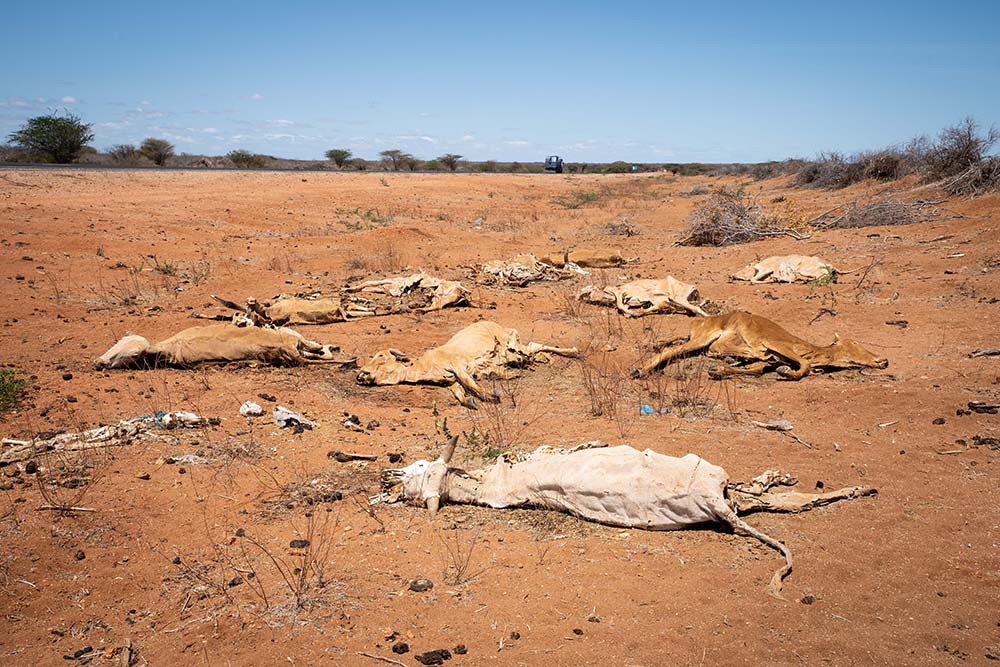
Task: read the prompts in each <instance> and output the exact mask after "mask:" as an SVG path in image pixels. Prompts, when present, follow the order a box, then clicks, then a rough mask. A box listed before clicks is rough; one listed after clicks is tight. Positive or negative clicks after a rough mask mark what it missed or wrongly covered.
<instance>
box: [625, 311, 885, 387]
mask: <svg viewBox="0 0 1000 667" xmlns="http://www.w3.org/2000/svg"><path fill="white" fill-rule="evenodd" d="M695 354H707V355H708V356H710V357H714V358H718V359H735V360H736V365H723V366H721V367H718V368H714V369H712V370H711V371H710V372H709V374H710V375H711V376H712V377H714V378H716V379H718V378H722V377H725V376H727V375H737V374H739V375H761V374H763V373H765V372H768V371H775V372H777V373H778V374H779V375H781V376H783V377H785V378H787V379H789V380H801V379H802V378H804V377H805V376H806V375H808V374H809V373H810V372H816V371H820V370H843V369H849V368H886V367H888V365H889V361H888V360H887V359H885V358H883V357H879V356H876V355H875V354H872V353H871V352H869V351H868V350H866V349H865V348H864V347H862V346H861V344H860V343H858V342H857V341H854V340H850V339H846V338H845V339H841V338H840V337H839V336H834V340H833V342H832V343H831V344H830V345H826V346H821V345H813V344H812V343H809V342H807V341H805V340H802V339H801V338H799V337H797V336H794V335H792V334H791V333H789V332H788V331H786V330H785V329H783V328H782V327H780V326H778V325H777V324H776V323H774V322H772V321H771V320H769V319H767V318H766V317H760V316H759V315H753V314H751V313H745V312H735V313H728V314H726V315H716V316H713V317H703V318H699V319H696V320H692V321H691V328H690V331H689V333H688V335H687V336H686V337H681V338H677V339H674V340H672V341H668V342H666V343H664V344H663V349H661V350H660V351H659V352H657V353H656V354H654V355H652V356H651V357H650V358H649V359H647V360H646V361H644V362H643V363H642V364H641V365H640V366H639V368H637V369H633V371H632V374H633V376H635V377H644V376H646V375H648V374H649V373H651V372H653V371H654V370H656V369H658V368H660V367H662V366H664V365H666V364H669V363H670V362H672V361H674V360H675V359H681V358H684V357H688V356H691V355H695Z"/></svg>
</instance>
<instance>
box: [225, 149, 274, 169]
mask: <svg viewBox="0 0 1000 667" xmlns="http://www.w3.org/2000/svg"><path fill="white" fill-rule="evenodd" d="M226 157H227V158H229V159H230V160H231V161H232V163H233V164H234V165H236V166H237V167H239V168H240V169H263V168H264V167H266V166H267V160H266V159H265V158H264V156H263V155H257V154H256V153H251V152H250V151H245V150H242V149H237V150H235V151H229V152H228V153H226Z"/></svg>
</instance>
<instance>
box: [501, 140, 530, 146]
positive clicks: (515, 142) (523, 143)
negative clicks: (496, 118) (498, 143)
mask: <svg viewBox="0 0 1000 667" xmlns="http://www.w3.org/2000/svg"><path fill="white" fill-rule="evenodd" d="M504 143H505V144H507V145H508V146H530V145H531V142H530V141H524V140H523V139H514V140H512V141H505V142H504Z"/></svg>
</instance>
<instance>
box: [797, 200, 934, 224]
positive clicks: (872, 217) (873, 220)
mask: <svg viewBox="0 0 1000 667" xmlns="http://www.w3.org/2000/svg"><path fill="white" fill-rule="evenodd" d="M937 217H938V210H937V209H936V208H934V207H933V205H932V204H930V203H928V202H922V201H916V202H904V201H898V200H894V199H886V200H883V201H876V202H870V203H867V204H859V203H857V202H851V203H850V204H848V205H847V208H845V209H842V212H840V213H836V214H835V213H834V212H832V211H828V212H827V213H824V214H823V215H821V216H820V217H818V218H815V219H813V221H812V224H813V226H814V227H815V228H816V229H856V228H858V227H876V226H882V225H912V224H915V223H918V222H929V221H932V220H935V219H937Z"/></svg>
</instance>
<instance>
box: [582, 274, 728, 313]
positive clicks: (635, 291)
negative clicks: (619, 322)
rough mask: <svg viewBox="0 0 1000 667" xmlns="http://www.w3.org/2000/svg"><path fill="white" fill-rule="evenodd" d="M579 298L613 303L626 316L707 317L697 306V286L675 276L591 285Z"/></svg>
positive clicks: (698, 299)
mask: <svg viewBox="0 0 1000 667" xmlns="http://www.w3.org/2000/svg"><path fill="white" fill-rule="evenodd" d="M578 298H579V299H580V300H581V301H585V302H587V303H592V304H597V305H601V306H614V307H615V308H617V309H618V312H620V313H621V314H623V315H625V316H626V317H642V316H643V315H650V314H653V313H690V314H692V315H701V316H702V317H707V316H708V313H706V312H705V311H704V310H702V309H701V307H700V306H699V305H698V303H699V302H700V301H701V295H700V294H699V293H698V288H697V287H695V286H694V285H689V284H687V283H684V282H681V281H680V280H677V279H676V278H674V277H673V276H667V277H666V278H663V279H643V280H633V281H632V282H628V283H624V284H622V285H616V286H614V287H594V286H593V285H588V286H587V287H585V288H583V289H582V290H581V291H580V293H579V295H578Z"/></svg>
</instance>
